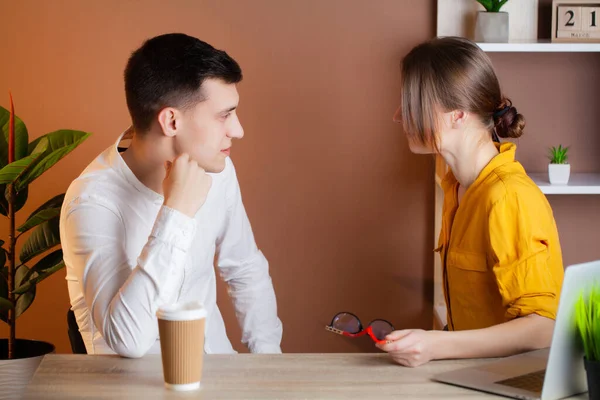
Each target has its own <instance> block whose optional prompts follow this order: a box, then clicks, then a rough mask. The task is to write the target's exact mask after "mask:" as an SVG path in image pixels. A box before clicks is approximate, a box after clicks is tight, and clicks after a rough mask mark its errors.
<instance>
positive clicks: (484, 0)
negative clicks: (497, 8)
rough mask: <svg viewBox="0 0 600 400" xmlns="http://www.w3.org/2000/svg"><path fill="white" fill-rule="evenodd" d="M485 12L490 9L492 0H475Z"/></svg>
mask: <svg viewBox="0 0 600 400" xmlns="http://www.w3.org/2000/svg"><path fill="white" fill-rule="evenodd" d="M477 2H479V4H481V5H482V6H483V8H485V10H486V11H487V12H491V11H492V0H477Z"/></svg>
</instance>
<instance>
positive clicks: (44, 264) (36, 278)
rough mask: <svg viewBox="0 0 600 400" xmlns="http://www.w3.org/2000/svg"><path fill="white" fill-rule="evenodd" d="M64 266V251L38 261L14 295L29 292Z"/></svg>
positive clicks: (57, 251)
mask: <svg viewBox="0 0 600 400" xmlns="http://www.w3.org/2000/svg"><path fill="white" fill-rule="evenodd" d="M64 266H65V264H64V262H63V251H62V249H58V250H55V251H53V252H52V253H50V254H48V255H47V256H45V257H44V258H42V259H41V260H40V261H38V263H37V264H35V265H34V266H33V268H31V269H30V270H29V272H28V273H27V275H25V276H24V277H23V282H21V284H20V286H17V288H16V289H15V291H14V293H15V294H22V293H25V292H27V291H28V290H29V289H30V288H31V287H32V286H35V285H37V284H38V282H41V281H43V280H44V279H46V278H47V277H48V276H50V275H52V274H53V273H55V272H56V271H58V270H60V269H62V268H63V267H64Z"/></svg>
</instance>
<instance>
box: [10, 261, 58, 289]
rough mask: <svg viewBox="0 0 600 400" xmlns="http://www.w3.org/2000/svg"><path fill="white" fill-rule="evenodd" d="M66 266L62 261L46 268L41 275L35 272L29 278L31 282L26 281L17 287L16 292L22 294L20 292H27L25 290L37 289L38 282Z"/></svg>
mask: <svg viewBox="0 0 600 400" xmlns="http://www.w3.org/2000/svg"><path fill="white" fill-rule="evenodd" d="M64 267H65V263H64V261H61V262H60V263H58V264H56V265H55V266H53V267H52V268H48V269H47V270H45V271H44V272H43V273H41V274H39V275H38V274H33V276H32V277H31V278H30V279H29V282H26V283H24V284H23V285H21V286H19V287H18V288H17V289H15V291H14V293H15V294H20V293H25V292H28V291H31V290H32V289H35V287H36V285H37V284H38V283H40V282H41V281H43V280H44V279H46V278H48V277H49V276H51V275H53V274H54V273H55V272H57V271H60V270H61V269H63V268H64Z"/></svg>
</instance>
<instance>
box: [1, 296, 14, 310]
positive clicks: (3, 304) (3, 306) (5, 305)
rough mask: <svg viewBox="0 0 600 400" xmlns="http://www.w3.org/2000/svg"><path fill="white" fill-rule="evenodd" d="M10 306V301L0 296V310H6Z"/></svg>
mask: <svg viewBox="0 0 600 400" xmlns="http://www.w3.org/2000/svg"><path fill="white" fill-rule="evenodd" d="M11 308H12V303H11V302H10V301H8V299H5V298H3V297H0V311H8V310H10V309H11Z"/></svg>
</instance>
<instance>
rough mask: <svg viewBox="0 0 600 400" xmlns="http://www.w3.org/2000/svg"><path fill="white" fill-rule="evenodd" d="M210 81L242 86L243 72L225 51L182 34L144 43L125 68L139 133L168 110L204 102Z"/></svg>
mask: <svg viewBox="0 0 600 400" xmlns="http://www.w3.org/2000/svg"><path fill="white" fill-rule="evenodd" d="M210 78H213V79H220V80H222V81H224V82H225V83H229V84H231V83H238V82H239V81H241V80H242V70H241V69H240V66H239V65H238V63H237V62H236V61H235V60H234V59H233V58H231V57H230V56H229V55H228V54H227V53H225V52H224V51H222V50H217V49H215V48H214V47H212V46H211V45H209V44H208V43H205V42H203V41H201V40H199V39H197V38H194V37H191V36H188V35H185V34H182V33H170V34H166V35H161V36H157V37H154V38H152V39H149V40H147V41H146V42H144V44H143V45H142V47H140V48H139V49H137V50H136V51H134V52H133V54H132V55H131V57H130V58H129V61H128V62H127V67H126V68H125V95H126V98H127V107H128V108H129V113H130V114H131V119H132V121H133V127H134V129H135V131H136V132H140V133H141V132H145V131H148V130H149V129H150V127H151V125H152V121H153V119H154V118H155V117H156V115H157V114H158V112H159V111H160V110H162V109H163V108H165V107H177V108H182V109H188V108H189V107H192V106H194V105H196V104H198V103H199V102H201V101H203V100H204V97H203V94H202V91H201V90H200V88H201V85H202V83H203V82H204V81H205V80H206V79H210Z"/></svg>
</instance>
